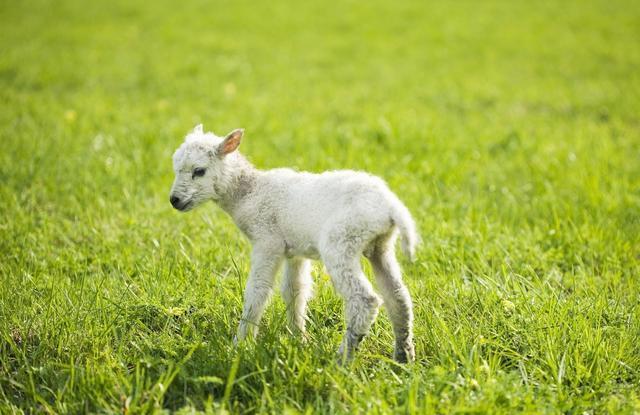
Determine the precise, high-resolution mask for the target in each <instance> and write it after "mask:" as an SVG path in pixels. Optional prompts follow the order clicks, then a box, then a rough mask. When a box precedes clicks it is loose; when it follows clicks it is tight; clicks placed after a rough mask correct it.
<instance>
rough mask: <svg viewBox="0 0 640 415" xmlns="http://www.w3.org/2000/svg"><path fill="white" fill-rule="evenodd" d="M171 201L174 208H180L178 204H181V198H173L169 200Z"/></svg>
mask: <svg viewBox="0 0 640 415" xmlns="http://www.w3.org/2000/svg"><path fill="white" fill-rule="evenodd" d="M169 201H170V202H171V206H173V207H174V208H176V209H177V208H178V203H180V198H179V197H177V196H171V198H170V199H169Z"/></svg>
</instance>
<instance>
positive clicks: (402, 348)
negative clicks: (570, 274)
mask: <svg viewBox="0 0 640 415" xmlns="http://www.w3.org/2000/svg"><path fill="white" fill-rule="evenodd" d="M394 242H395V236H393V235H391V236H389V237H387V238H383V239H381V240H379V241H378V242H377V243H376V244H375V247H374V249H373V251H372V252H371V253H369V254H368V255H367V258H368V259H369V261H370V262H371V266H372V267H373V271H374V273H375V276H376V281H377V283H378V288H379V289H380V291H381V293H382V298H383V299H384V304H385V307H386V309H387V310H388V312H389V318H390V319H391V324H392V325H393V331H394V333H395V338H396V345H395V351H394V358H395V359H396V361H398V362H401V363H405V362H412V361H414V360H415V350H414V345H413V305H412V303H411V296H410V295H409V290H408V289H407V287H406V285H405V284H404V282H402V274H401V271H400V265H399V264H398V261H397V260H396V255H395V252H394Z"/></svg>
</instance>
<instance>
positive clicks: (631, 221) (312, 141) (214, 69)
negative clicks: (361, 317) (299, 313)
mask: <svg viewBox="0 0 640 415" xmlns="http://www.w3.org/2000/svg"><path fill="white" fill-rule="evenodd" d="M639 21H640V9H639V8H638V7H637V6H636V5H635V3H634V2H631V1H629V2H624V1H622V2H606V1H602V2H598V1H588V2H573V1H570V2H547V3H545V4H537V5H533V4H530V3H526V2H501V1H496V2H483V3H476V2H466V1H465V2H438V3H434V4H427V3H424V2H400V3H398V2H366V3H364V2H363V3H356V2H347V3H340V4H328V3H326V2H283V1H277V2H265V3H264V4H263V3H259V2H248V1H239V2H217V3H215V4H213V3H209V2H204V1H197V2H185V3H175V2H168V1H159V2H154V3H147V4H145V3H142V2H140V3H131V2H125V1H114V2H102V3H99V4H98V3H96V2H88V3H87V2H74V1H63V2H56V3H49V2H47V1H25V2H11V3H8V2H4V3H3V4H2V6H0V51H1V52H0V139H1V140H2V151H0V200H1V202H0V214H1V216H0V278H1V281H0V337H1V338H0V412H2V413H5V412H8V413H11V412H20V411H25V412H34V413H36V412H38V413H39V412H45V411H49V412H52V413H83V412H114V413H115V412H118V413H121V412H127V413H145V412H153V411H156V410H159V409H162V408H164V409H167V410H169V411H181V410H182V411H184V413H191V412H190V411H192V410H199V411H210V412H216V411H221V410H230V411H233V412H245V411H247V412H253V411H255V412H277V413H280V412H281V411H283V410H285V409H287V410H291V411H299V412H306V411H314V412H351V413H388V412H398V413H431V412H437V413H447V412H473V413H509V414H510V413H516V412H526V413H539V412H549V413H557V412H568V413H579V414H581V413H603V412H609V413H633V412H634V411H635V412H638V411H640V396H639V393H638V390H640V347H638V344H640V308H639V302H640V288H638V286H639V280H638V273H639V272H640V266H639V264H638V258H639V255H640V238H639V236H638V235H640V219H639V218H640V130H639V119H638V114H639V111H640V94H639V91H640V47H639V46H638V39H640V24H638V23H639ZM200 122H202V123H204V125H205V128H206V129H210V130H214V131H216V132H217V133H219V134H222V133H224V132H227V131H230V130H231V129H233V128H237V127H244V128H245V129H246V133H245V139H244V141H243V144H242V146H241V150H242V151H243V152H244V153H245V154H246V155H247V156H248V157H249V158H250V159H251V160H252V161H253V162H254V163H255V164H256V165H258V166H259V167H262V168H271V167H278V166H292V167H295V168H298V169H304V170H311V171H322V170H326V169H337V168H352V169H363V170H367V171H370V172H372V173H375V174H377V175H380V176H381V177H384V178H385V179H386V180H387V181H388V182H389V184H390V186H391V187H392V188H393V189H394V190H395V191H396V192H397V193H398V194H399V195H400V197H401V198H402V199H403V201H404V202H405V203H406V204H407V206H408V207H409V208H410V210H411V211H412V212H413V215H414V217H415V218H416V220H417V222H418V224H419V227H420V230H421V233H422V237H423V239H424V244H423V246H422V249H421V250H420V252H419V255H418V261H416V262H415V263H413V264H410V263H407V262H403V267H404V270H405V274H406V277H405V278H406V281H407V283H408V285H409V287H410V291H411V293H412V295H413V298H414V300H415V307H416V329H415V331H416V352H417V356H418V362H417V363H416V364H414V365H410V366H398V365H396V364H395V363H393V362H392V361H391V360H390V356H391V354H392V332H391V328H390V324H389V322H388V320H387V318H386V315H384V313H382V314H381V316H380V318H379V319H378V321H377V322H376V324H375V325H374V327H373V331H372V334H371V335H370V336H369V337H368V338H367V339H366V340H365V341H364V343H363V345H362V348H361V351H360V354H359V356H358V358H357V360H356V361H355V362H354V363H353V365H351V366H350V367H347V368H340V367H338V366H337V365H336V364H335V362H334V360H335V359H334V353H335V351H336V349H337V346H338V343H339V341H340V336H341V332H342V329H343V321H342V304H341V301H340V300H339V298H338V297H337V296H336V295H335V294H334V292H333V290H332V288H331V284H330V282H329V279H328V277H327V275H326V274H324V272H323V270H322V269H321V268H319V267H318V268H317V269H316V270H315V271H314V276H315V280H316V283H317V284H316V296H315V298H314V299H313V300H312V302H311V305H310V307H311V310H310V315H309V318H310V322H309V325H308V326H309V331H310V333H309V339H308V341H307V342H306V343H301V342H300V341H299V340H297V339H295V338H292V337H291V336H289V335H288V334H287V332H286V329H285V318H284V305H283V304H282V301H281V300H280V299H279V298H277V299H276V300H275V301H274V302H273V304H272V306H271V307H270V308H269V310H268V312H267V315H266V317H265V320H264V322H263V324H262V328H261V334H260V336H259V338H258V341H257V343H256V344H246V345H243V346H242V347H240V348H239V349H234V348H233V346H232V342H231V339H232V336H233V333H234V331H235V327H236V324H237V322H238V318H239V313H240V311H241V304H242V287H243V285H244V281H245V279H246V274H247V271H248V267H249V246H248V243H247V242H246V241H245V240H244V239H243V237H242V236H241V234H240V233H239V231H237V230H236V228H235V226H234V225H233V223H232V222H231V221H230V220H229V218H228V217H226V216H225V215H224V213H223V212H222V211H221V210H219V209H218V208H215V207H214V206H213V205H208V206H206V207H204V208H202V209H200V210H197V211H195V212H193V213H190V214H179V213H177V212H176V211H174V210H173V209H172V208H171V206H170V204H169V202H168V192H169V188H170V185H171V182H172V180H173V173H172V170H171V154H172V152H173V151H174V149H175V148H176V147H177V145H178V144H179V143H180V140H181V139H182V137H183V136H184V134H185V133H186V132H187V131H188V130H190V129H191V128H193V126H194V125H195V124H197V123H200Z"/></svg>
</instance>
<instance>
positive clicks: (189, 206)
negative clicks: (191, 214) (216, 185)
mask: <svg viewBox="0 0 640 415" xmlns="http://www.w3.org/2000/svg"><path fill="white" fill-rule="evenodd" d="M192 208H193V200H187V201H186V202H185V203H183V204H182V205H180V206H178V207H177V209H178V210H179V211H180V212H188V211H190V210H191V209H192Z"/></svg>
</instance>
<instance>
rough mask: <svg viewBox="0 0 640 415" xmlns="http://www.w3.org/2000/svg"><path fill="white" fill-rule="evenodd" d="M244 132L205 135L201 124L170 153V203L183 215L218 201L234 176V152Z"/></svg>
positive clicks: (235, 155)
mask: <svg viewBox="0 0 640 415" xmlns="http://www.w3.org/2000/svg"><path fill="white" fill-rule="evenodd" d="M242 134H243V130H241V129H238V130H233V131H232V132H230V133H229V134H228V135H227V136H226V137H217V136H216V135H215V134H213V133H205V132H203V130H202V124H200V125H198V126H196V128H194V129H193V131H191V132H190V133H189V134H187V136H186V138H185V141H184V143H182V145H181V146H180V147H179V148H178V149H177V150H176V152H175V153H174V154H173V170H174V172H175V174H176V178H175V180H174V182H173V186H172V187H171V193H170V195H169V200H170V201H171V204H172V205H173V207H174V208H176V209H178V210H180V211H183V212H186V211H188V210H191V209H193V208H195V207H197V206H199V205H201V204H202V203H204V202H206V201H208V200H219V199H220V197H221V195H222V194H223V193H224V192H225V190H226V188H227V186H228V185H229V182H230V181H231V179H232V177H233V171H232V170H233V168H234V164H235V163H234V158H235V157H237V153H236V152H235V150H236V149H237V148H238V146H239V145H240V139H241V138H242Z"/></svg>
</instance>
